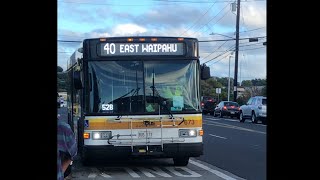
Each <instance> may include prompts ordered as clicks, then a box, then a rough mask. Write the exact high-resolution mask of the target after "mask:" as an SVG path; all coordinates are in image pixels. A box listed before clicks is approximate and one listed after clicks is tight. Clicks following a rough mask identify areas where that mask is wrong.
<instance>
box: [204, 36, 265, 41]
mask: <svg viewBox="0 0 320 180" xmlns="http://www.w3.org/2000/svg"><path fill="white" fill-rule="evenodd" d="M265 37H266V36H259V37H250V38H239V40H245V39H251V38H265ZM234 40H236V39H216V40H203V41H199V43H201V42H214V41H234Z"/></svg>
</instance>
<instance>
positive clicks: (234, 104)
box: [224, 102, 239, 107]
mask: <svg viewBox="0 0 320 180" xmlns="http://www.w3.org/2000/svg"><path fill="white" fill-rule="evenodd" d="M224 105H225V106H236V107H238V106H239V105H238V103H236V102H226V103H225V104H224Z"/></svg>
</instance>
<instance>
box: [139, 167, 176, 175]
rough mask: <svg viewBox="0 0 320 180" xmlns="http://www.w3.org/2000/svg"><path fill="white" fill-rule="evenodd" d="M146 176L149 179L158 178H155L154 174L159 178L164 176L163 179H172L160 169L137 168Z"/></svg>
mask: <svg viewBox="0 0 320 180" xmlns="http://www.w3.org/2000/svg"><path fill="white" fill-rule="evenodd" d="M137 168H138V169H139V170H140V171H141V172H142V173H143V174H144V175H146V176H147V177H156V176H154V175H153V174H151V172H152V173H154V174H158V175H159V176H163V177H172V176H170V175H169V174H167V173H165V172H164V171H163V170H161V169H160V168H158V167H153V169H150V168H145V167H137Z"/></svg>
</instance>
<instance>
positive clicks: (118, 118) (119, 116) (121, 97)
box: [113, 89, 135, 120]
mask: <svg viewBox="0 0 320 180" xmlns="http://www.w3.org/2000/svg"><path fill="white" fill-rule="evenodd" d="M134 91H135V89H131V91H129V92H128V93H126V94H124V95H122V96H120V97H119V98H118V99H120V104H121V111H119V115H118V117H117V118H116V119H115V120H120V119H121V117H122V114H123V112H122V111H123V107H122V105H123V102H122V99H123V98H124V97H126V96H127V95H128V94H130V93H132V92H134ZM113 101H114V100H113Z"/></svg>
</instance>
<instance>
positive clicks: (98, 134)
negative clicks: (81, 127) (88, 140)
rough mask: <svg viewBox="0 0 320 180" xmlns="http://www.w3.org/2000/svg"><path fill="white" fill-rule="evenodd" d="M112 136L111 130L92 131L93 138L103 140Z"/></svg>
mask: <svg viewBox="0 0 320 180" xmlns="http://www.w3.org/2000/svg"><path fill="white" fill-rule="evenodd" d="M111 136H112V132H111V131H93V132H92V138H93V139H94V140H99V139H101V140H105V139H110V138H111Z"/></svg>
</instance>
